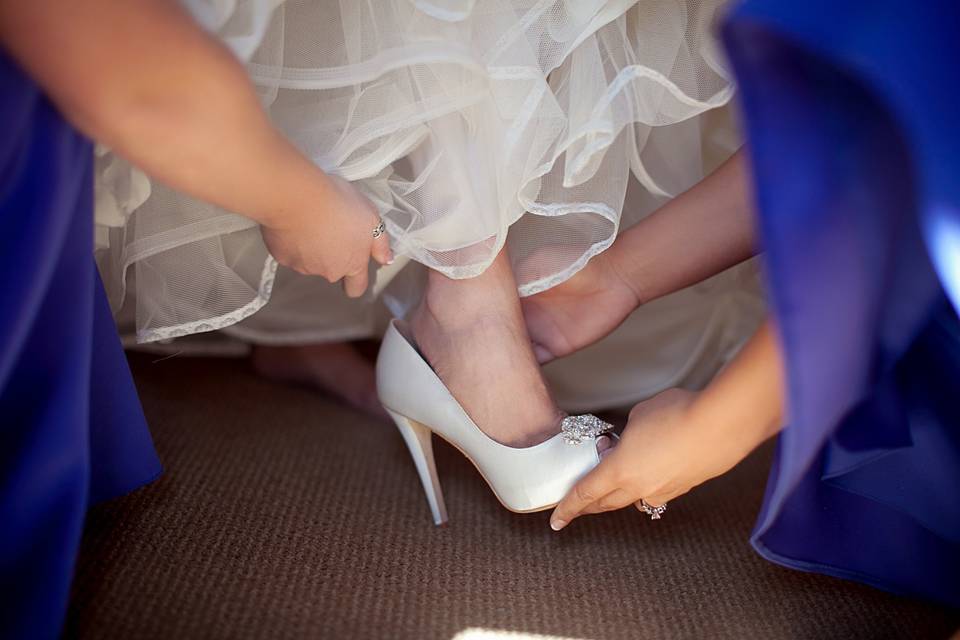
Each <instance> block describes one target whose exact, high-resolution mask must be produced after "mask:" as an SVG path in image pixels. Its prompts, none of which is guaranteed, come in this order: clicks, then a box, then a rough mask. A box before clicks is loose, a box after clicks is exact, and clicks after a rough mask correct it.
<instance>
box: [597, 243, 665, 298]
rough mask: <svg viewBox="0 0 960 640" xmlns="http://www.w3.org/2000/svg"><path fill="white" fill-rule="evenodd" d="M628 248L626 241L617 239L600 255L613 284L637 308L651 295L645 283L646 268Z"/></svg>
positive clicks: (646, 280)
mask: <svg viewBox="0 0 960 640" xmlns="http://www.w3.org/2000/svg"><path fill="white" fill-rule="evenodd" d="M629 249H630V247H628V246H627V243H626V242H621V241H620V240H619V239H618V240H617V241H616V242H614V243H613V246H611V247H610V248H609V249H608V250H607V251H605V252H603V253H602V254H600V255H601V256H603V257H604V261H605V263H606V267H607V270H608V271H609V273H610V278H611V280H612V282H613V285H614V286H615V287H617V288H619V289H621V290H622V291H623V292H625V293H626V294H627V295H628V296H629V297H630V298H631V299H632V301H633V303H634V308H637V307H639V306H641V305H643V304H646V303H648V302H650V300H652V297H651V296H650V292H649V290H648V288H647V285H646V283H647V282H648V279H647V273H646V269H645V268H644V266H643V264H642V262H639V261H638V260H637V259H636V258H635V256H633V255H632V252H631V251H630V250H629Z"/></svg>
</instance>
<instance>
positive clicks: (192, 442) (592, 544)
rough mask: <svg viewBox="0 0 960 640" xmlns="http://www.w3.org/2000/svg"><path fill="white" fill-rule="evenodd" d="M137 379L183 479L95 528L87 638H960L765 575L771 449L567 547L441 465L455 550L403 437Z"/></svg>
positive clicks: (99, 511) (293, 407) (236, 363)
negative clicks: (760, 515) (758, 535)
mask: <svg viewBox="0 0 960 640" xmlns="http://www.w3.org/2000/svg"><path fill="white" fill-rule="evenodd" d="M132 365H133V369H134V374H135V376H136V379H137V383H138V387H139V389H140V393H141V396H142V399H143V404H144V408H145V410H146V413H147V417H148V419H149V421H150V424H151V427H152V429H153V433H154V436H155V439H156V443H157V447H158V449H159V451H160V454H161V457H162V459H163V461H164V464H165V467H166V472H165V474H164V475H163V477H162V478H161V479H160V480H158V481H157V482H155V483H154V484H152V485H150V486H149V487H146V488H144V489H141V490H140V491H137V492H135V493H133V494H131V495H129V496H126V497H124V498H120V499H118V500H115V501H112V502H110V503H108V504H105V505H101V506H98V507H96V508H95V509H93V510H92V511H91V513H90V517H89V520H88V525H87V532H86V537H85V539H84V542H83V549H82V553H81V556H80V560H79V563H78V566H77V573H76V580H75V585H74V595H73V600H72V603H71V607H70V611H69V614H68V619H67V624H66V629H65V636H66V637H69V638H74V637H76V638H123V639H130V638H147V639H149V638H236V639H245V638H249V639H255V638H256V639H260V638H269V639H286V638H390V639H406V638H410V639H418V640H419V639H429V638H442V639H451V638H455V637H457V636H458V634H460V636H459V637H460V638H465V639H468V638H481V637H484V636H483V635H482V634H480V633H479V632H476V631H474V632H470V631H468V630H470V629H473V630H477V629H485V630H496V631H502V632H515V633H518V634H521V633H522V634H531V635H534V637H535V634H540V635H547V636H559V637H562V638H583V639H595V640H599V639H607V638H610V639H614V638H631V639H633V638H644V639H648V638H649V639H659V638H691V637H709V638H946V637H948V636H949V635H950V634H951V632H952V631H954V630H956V628H957V626H958V625H960V614H958V612H956V611H952V612H951V611H948V610H944V609H942V608H939V607H937V606H934V605H931V604H927V603H922V602H917V601H913V600H908V599H904V598H899V597H895V596H892V595H889V594H886V593H883V592H881V591H877V590H874V589H871V588H868V587H865V586H861V585H858V584H854V583H850V582H844V581H841V580H836V579H832V578H826V577H823V576H819V575H814V574H806V573H801V572H797V571H791V570H788V569H783V568H781V567H778V566H775V565H773V564H770V563H768V562H766V561H764V560H762V559H761V558H759V557H758V556H757V555H756V554H754V553H753V551H752V550H751V549H750V547H749V545H748V542H747V538H748V535H749V532H750V528H751V524H752V522H753V518H754V517H755V515H756V513H757V510H758V507H759V504H760V500H761V496H762V491H763V486H764V481H765V477H766V470H767V466H768V464H769V455H770V451H769V448H767V449H765V450H762V451H760V452H758V453H757V454H755V455H754V456H752V457H751V458H750V459H748V460H747V461H745V462H744V463H743V464H741V465H740V466H739V467H738V468H737V469H735V470H734V471H733V472H732V473H730V474H729V475H727V476H725V477H724V478H721V479H719V480H716V481H713V482H711V483H708V484H707V485H706V486H704V487H701V488H699V489H698V490H696V491H694V492H693V493H691V494H690V495H688V496H685V497H684V498H682V499H680V500H677V501H676V502H675V503H674V504H671V505H670V511H669V512H668V513H667V514H666V515H665V516H664V519H663V520H660V521H657V522H652V521H650V520H649V519H647V518H645V517H643V516H641V514H639V513H637V512H636V511H634V510H625V511H622V512H619V513H615V514H607V515H603V516H596V517H588V518H584V519H582V520H580V521H578V522H575V523H574V524H573V525H571V526H570V528H569V529H567V530H565V531H564V532H563V533H562V534H556V533H553V532H552V531H550V529H549V528H548V526H547V514H546V513H540V514H532V515H525V516H520V515H515V514H511V513H509V512H507V511H505V510H503V509H502V508H501V507H500V505H499V504H498V503H497V501H496V500H495V498H494V497H493V495H492V494H491V493H490V492H489V490H488V489H487V488H486V486H485V485H484V484H483V482H482V480H481V479H480V476H479V474H477V472H476V471H475V470H474V469H473V467H472V466H471V465H470V464H469V463H468V462H467V461H466V460H465V459H464V458H462V457H461V456H460V455H459V454H458V453H457V452H456V451H454V450H453V449H452V448H450V447H449V446H447V445H445V444H440V443H438V444H436V445H435V447H436V448H437V456H438V465H439V466H440V475H441V480H442V482H443V487H444V491H445V493H446V498H447V506H448V508H449V512H450V525H449V527H446V528H440V529H438V528H435V527H433V525H432V524H431V521H430V516H429V512H428V509H427V505H426V501H425V499H424V497H423V493H422V491H421V489H420V485H419V482H418V480H417V477H416V475H415V471H414V467H413V464H412V462H411V461H410V459H409V458H408V456H407V452H406V450H405V449H404V446H403V443H402V442H401V440H400V437H399V435H398V434H397V433H396V431H395V429H394V428H393V427H391V426H390V425H387V424H386V423H379V422H377V421H376V420H373V419H370V418H366V417H363V416H361V415H359V414H357V413H355V412H352V411H350V410H349V409H345V408H342V407H339V406H338V405H336V404H333V403H331V402H330V401H329V400H327V399H325V398H324V397H322V396H320V395H317V394H315V393H312V392H310V391H308V390H304V389H297V388H292V387H284V386H280V385H276V384H272V383H270V382H266V381H263V380H260V379H258V378H257V377H255V376H254V375H253V373H252V372H250V370H249V369H248V368H247V365H246V363H245V362H243V361H240V360H219V361H217V360H198V359H187V358H172V359H167V360H162V361H155V358H151V357H148V356H132ZM471 634H472V635H471ZM506 637H511V636H506ZM512 637H528V636H522V635H519V636H512Z"/></svg>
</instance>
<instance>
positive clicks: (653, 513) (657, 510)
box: [640, 498, 667, 520]
mask: <svg viewBox="0 0 960 640" xmlns="http://www.w3.org/2000/svg"><path fill="white" fill-rule="evenodd" d="M640 510H641V511H643V512H644V513H645V514H647V515H648V516H650V519H651V520H659V519H660V516H662V515H663V512H664V511H666V510H667V503H666V502H664V503H663V504H662V505H660V506H659V507H655V506H653V505H651V504H649V503H648V502H647V501H646V500H644V499H643V498H640Z"/></svg>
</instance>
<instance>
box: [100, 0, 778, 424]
mask: <svg viewBox="0 0 960 640" xmlns="http://www.w3.org/2000/svg"><path fill="white" fill-rule="evenodd" d="M722 4H723V3H721V2H717V1H714V0H640V1H639V2H636V1H627V0H566V1H562V0H539V1H537V0H375V1H369V2H363V1H358V0H340V1H339V2H338V1H336V0H314V1H294V0H291V1H288V2H283V1H282V0H246V1H244V0H187V1H186V5H187V7H188V8H189V9H190V10H191V12H192V13H193V15H194V16H195V17H196V19H197V20H198V21H199V22H200V23H201V24H202V25H203V26H204V27H206V28H207V29H208V30H210V31H211V32H213V33H216V34H217V35H218V36H219V37H220V38H222V40H223V41H224V42H225V43H226V44H227V46H229V47H230V49H231V50H232V51H233V52H234V53H235V54H236V55H237V56H238V57H239V58H240V59H242V60H243V61H244V62H245V63H246V65H247V69H248V71H249V74H250V77H251V79H252V81H253V82H254V84H255V85H256V87H257V89H258V92H259V95H260V97H261V99H262V103H263V105H264V107H265V108H266V109H267V111H268V113H269V114H270V117H271V119H272V120H273V122H274V123H275V124H276V126H277V127H279V128H280V129H281V130H282V131H283V132H284V133H285V134H286V135H287V136H288V137H289V138H290V139H291V140H292V141H293V142H294V143H295V144H296V145H297V146H298V147H299V148H300V149H301V150H302V151H303V152H304V153H305V154H306V155H307V156H308V157H310V158H312V159H313V160H314V161H315V162H316V163H317V164H318V165H319V166H321V167H322V168H323V169H324V170H326V171H329V172H333V173H336V174H338V175H340V176H343V177H344V178H347V179H349V180H351V181H354V183H355V184H357V185H358V186H359V187H360V188H361V190H362V191H363V192H364V193H365V194H366V195H367V196H369V197H370V198H371V199H372V200H373V202H374V203H375V204H376V205H377V207H378V208H379V210H380V213H381V215H382V217H383V219H384V221H385V222H386V225H387V229H388V231H389V234H390V237H391V242H392V245H393V247H394V250H395V252H396V253H397V254H398V255H399V256H402V257H404V258H406V259H409V260H411V261H412V262H415V263H419V264H420V265H425V266H426V267H429V268H432V269H437V270H439V271H442V272H443V273H445V274H447V275H449V276H450V277H453V278H467V277H471V276H474V275H476V274H478V273H480V272H482V271H483V269H484V268H486V267H487V266H488V265H489V264H490V262H491V261H492V260H493V258H494V256H496V254H497V253H498V252H499V251H500V250H501V249H502V248H503V247H504V246H505V245H506V246H507V247H508V248H509V254H510V257H511V260H512V262H513V265H514V271H515V274H516V277H517V280H518V284H519V291H520V294H521V295H529V294H532V293H536V292H538V291H542V290H544V289H546V288H549V287H551V286H554V285H556V284H558V283H561V282H563V281H564V280H566V279H567V278H569V277H570V276H572V275H573V274H575V273H576V272H577V271H578V270H579V269H580V268H582V267H583V266H584V264H586V262H587V261H588V260H589V259H590V258H591V257H592V256H595V255H596V254H597V253H599V252H601V251H603V250H604V249H606V248H607V247H608V246H610V244H611V243H612V242H613V240H614V238H615V237H616V234H617V232H618V230H620V229H621V228H623V227H625V226H628V225H629V224H632V223H633V222H635V221H636V220H637V219H639V218H640V217H642V216H643V215H645V214H646V213H648V212H649V211H651V210H652V209H653V208H655V207H656V206H657V205H658V204H660V203H662V202H663V201H664V200H665V199H667V198H669V197H670V196H672V195H676V194H677V193H679V192H681V191H683V190H684V189H686V188H687V187H689V186H690V185H692V184H694V183H695V182H696V181H698V180H699V179H700V178H701V177H702V176H703V175H704V170H705V168H709V167H710V166H711V165H715V164H716V162H717V161H718V160H719V159H721V158H722V157H723V156H724V155H728V154H729V153H730V152H732V150H733V149H734V147H735V146H736V144H737V142H736V138H735V136H733V135H731V134H730V133H729V132H730V127H729V126H728V124H727V123H726V119H725V117H724V115H723V114H722V113H721V115H720V116H714V115H712V114H710V112H711V111H712V110H716V109H718V108H721V107H723V106H724V105H726V104H727V103H728V102H729V100H730V98H731V95H732V91H733V90H732V86H731V83H730V80H729V77H728V75H727V73H726V71H725V70H724V66H723V61H722V57H721V55H720V53H719V51H718V49H717V44H716V41H715V38H714V37H713V36H712V34H711V26H712V24H713V23H714V21H715V14H716V12H717V11H718V9H719V8H720V7H721V6H722ZM721 111H722V110H721ZM711 118H713V119H715V120H717V122H712V121H711ZM237 135H243V132H242V131H238V132H237ZM97 173H98V177H97V248H98V262H99V265H100V269H101V274H102V276H103V279H104V282H105V284H106V287H107V290H108V293H109V295H110V298H111V303H112V304H113V306H114V308H115V309H116V310H117V311H118V313H120V314H121V316H122V318H125V319H126V320H127V323H126V324H127V325H128V326H130V328H131V329H132V331H133V332H135V335H136V339H137V341H138V342H141V343H143V342H154V341H167V340H170V339H173V338H178V337H181V336H186V335H189V334H197V333H202V332H208V331H212V330H223V331H224V332H227V333H230V334H232V335H235V336H238V337H241V338H244V339H246V340H248V341H253V342H266V343H296V342H320V341H332V340H345V339H354V338H361V337H368V336H372V335H375V334H376V333H377V331H378V328H381V327H382V326H383V324H382V321H383V315H384V314H383V313H382V305H380V304H379V303H378V302H377V301H375V300H371V299H369V298H368V299H366V300H361V301H351V300H347V299H346V298H345V297H343V296H342V294H341V293H340V292H339V288H338V287H335V286H331V285H328V284H326V283H324V282H323V281H322V280H320V279H319V278H309V277H304V276H299V275H297V274H294V273H292V272H290V271H288V270H285V269H282V268H281V269H278V267H277V264H276V262H275V261H274V260H273V259H272V257H271V256H270V255H269V253H268V252H267V250H266V247H265V246H264V244H263V242H262V240H261V238H260V233H259V230H258V228H257V226H256V225H255V224H254V223H253V222H252V221H250V220H248V219H246V218H243V217H241V216H237V215H234V214H232V213H230V212H228V211H224V210H221V209H217V208H216V207H213V206H210V205H207V204H205V203H202V202H199V201H197V200H194V199H192V198H188V197H186V196H183V195H182V194H179V193H177V192H174V191H172V190H170V189H168V188H166V187H164V186H163V185H160V184H157V183H155V182H151V181H150V180H149V179H147V178H146V177H145V176H143V175H142V174H141V173H139V172H138V171H137V170H135V169H134V168H132V167H130V166H129V165H128V164H127V163H125V162H124V161H123V160H122V159H120V158H118V157H116V156H114V155H113V154H112V153H110V152H109V151H107V150H102V149H101V150H99V151H98V158H97ZM631 176H632V178H631ZM630 182H632V183H633V185H632V187H631V201H630V203H628V206H627V207H624V198H625V194H626V193H627V187H628V183H630ZM678 250H682V249H680V248H678ZM401 264H403V262H401ZM417 269H421V267H417V266H416V265H415V264H411V265H410V266H409V267H407V268H405V269H403V273H401V275H400V277H397V278H396V280H395V282H394V283H393V284H391V286H390V287H388V288H387V290H386V293H385V295H386V298H387V299H388V300H391V301H393V303H394V306H393V310H394V312H402V310H403V306H404V305H405V304H409V303H410V301H411V299H412V296H413V295H414V294H413V293H411V292H412V288H411V287H410V286H409V284H410V282H413V281H415V280H416V278H415V277H414V275H415V271H416V270H417ZM746 269H747V271H749V267H747V268H746ZM388 275H389V276H391V277H392V275H393V273H389V274H388ZM382 276H383V272H381V284H382V281H383V279H384V278H383V277H382ZM379 289H380V287H378V291H379ZM758 300H759V299H758V296H757V295H756V282H755V278H753V277H752V276H751V275H750V274H749V273H746V274H745V273H744V269H740V270H735V271H733V272H730V273H727V274H723V275H722V276H720V277H719V278H716V279H714V280H712V281H710V282H707V283H704V284H702V285H698V287H694V288H693V289H691V290H688V291H685V292H681V293H680V294H678V295H677V296H671V297H668V298H666V299H664V300H661V301H658V302H656V303H654V304H651V305H648V306H646V307H644V308H643V309H641V310H640V312H638V313H637V314H635V315H634V316H633V317H632V318H631V319H630V321H629V322H628V323H627V324H626V325H625V326H624V327H623V328H621V330H619V331H618V332H616V333H615V334H614V335H613V336H611V337H610V338H608V339H607V340H606V341H604V342H602V343H600V344H599V345H597V346H596V347H595V348H593V349H588V350H586V351H585V352H583V353H581V354H578V355H577V356H574V358H572V359H571V360H570V361H569V362H568V363H566V364H564V363H561V364H557V365H552V366H551V367H550V368H548V372H550V375H551V378H552V379H553V380H554V381H555V383H556V384H557V385H558V388H559V390H560V397H561V401H564V399H565V400H566V404H567V405H568V406H569V407H571V408H578V407H579V406H581V405H590V406H591V407H596V406H597V404H598V403H599V404H615V403H619V402H621V401H624V402H625V401H630V400H632V399H634V398H637V397H642V396H644V395H649V393H652V392H655V391H657V390H659V389H660V388H663V387H664V386H668V385H669V384H677V383H684V382H688V383H689V382H690V381H691V379H692V380H693V382H694V383H695V384H696V383H699V382H703V381H705V380H706V379H707V378H708V377H709V375H710V374H712V373H713V372H715V371H716V369H717V368H718V367H719V366H720V365H722V363H723V362H724V361H725V360H726V359H727V358H728V357H729V356H730V355H731V354H732V352H733V351H734V350H735V349H736V348H737V346H738V345H739V344H740V343H741V342H742V340H743V337H744V336H745V335H746V333H747V332H748V331H749V330H750V329H751V328H752V327H753V326H755V324H756V321H757V318H758V317H759V314H760V312H761V309H760V304H759V302H758ZM605 345H606V346H605ZM625 348H626V349H628V352H630V353H631V354H632V355H631V358H630V359H629V361H624V362H618V360H617V358H613V359H611V358H609V357H607V356H606V355H604V353H605V352H604V349H613V350H611V351H610V352H609V353H610V354H619V358H620V359H621V360H624V359H623V354H624V353H626V352H625V351H624V349H625ZM564 367H566V369H564ZM584 367H589V368H592V369H602V370H603V372H605V374H606V375H599V376H594V377H593V378H592V382H593V385H603V387H604V389H603V390H601V389H599V388H591V385H590V384H587V385H586V386H584V382H585V381H584V378H586V377H587V376H583V375H582V373H583V370H584ZM564 371H567V372H568V373H566V374H565V373H564ZM698 372H699V373H698ZM575 373H576V374H577V376H576V380H574V379H573V378H572V377H571V376H572V375H573V374H575ZM617 384H619V385H620V386H622V387H623V388H611V386H612V387H617ZM614 400H616V402H614Z"/></svg>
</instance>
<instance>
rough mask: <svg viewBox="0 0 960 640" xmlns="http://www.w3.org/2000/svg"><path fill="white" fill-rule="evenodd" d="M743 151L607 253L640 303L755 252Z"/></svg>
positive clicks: (713, 273) (710, 273) (694, 280)
mask: <svg viewBox="0 0 960 640" xmlns="http://www.w3.org/2000/svg"><path fill="white" fill-rule="evenodd" d="M746 165H747V163H746V159H745V158H744V152H743V150H740V151H738V152H736V153H735V154H734V155H733V156H732V157H731V158H730V159H728V160H727V161H726V162H725V163H724V164H722V165H721V166H720V167H719V168H718V169H717V170H716V171H714V172H713V173H712V174H710V175H709V176H707V177H706V178H704V179H703V180H702V181H701V182H699V183H698V184H697V185H695V186H694V187H692V188H691V189H689V190H688V191H686V192H684V193H683V194H681V195H679V196H677V197H676V198H674V199H673V200H671V201H670V202H668V203H667V204H665V205H664V206H662V207H661V208H660V209H658V210H657V211H655V212H654V213H652V214H650V215H649V216H647V217H646V218H644V219H643V220H641V221H640V222H639V223H637V224H636V225H634V226H633V227H632V228H630V229H628V230H627V231H625V232H624V233H623V234H621V236H620V237H619V238H618V239H617V241H616V242H615V243H614V245H613V246H612V247H611V248H610V249H609V251H608V254H609V258H610V260H611V263H612V264H613V266H614V267H615V268H616V269H617V271H618V273H619V274H620V276H621V278H622V279H623V280H624V281H625V282H626V283H627V285H628V286H630V287H631V288H632V289H633V291H634V293H635V294H636V295H637V298H638V300H639V301H640V303H641V304H643V303H646V302H650V301H651V300H654V299H656V298H659V297H661V296H663V295H666V294H668V293H672V292H674V291H678V290H680V289H682V288H684V287H687V286H690V285H692V284H695V283H697V282H700V281H701V280H704V279H706V278H708V277H710V276H712V275H715V274H717V273H720V272H721V271H723V270H724V269H727V268H729V267H732V266H733V265H735V264H738V263H740V262H742V261H744V260H746V259H747V258H749V257H751V256H752V255H754V254H755V253H756V246H755V245H756V239H755V233H754V221H753V215H752V205H751V202H750V195H749V188H748V175H747V166H746Z"/></svg>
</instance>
